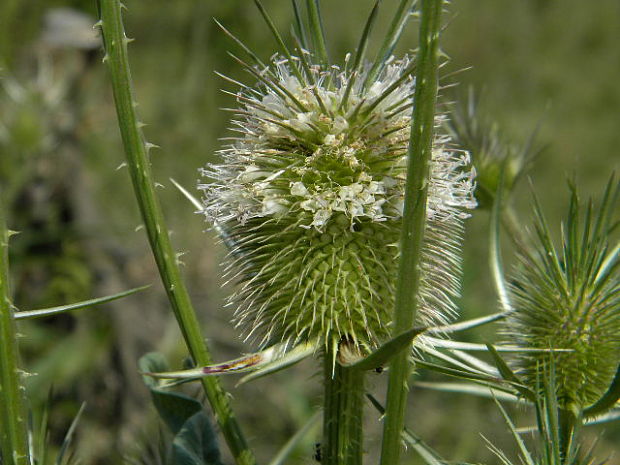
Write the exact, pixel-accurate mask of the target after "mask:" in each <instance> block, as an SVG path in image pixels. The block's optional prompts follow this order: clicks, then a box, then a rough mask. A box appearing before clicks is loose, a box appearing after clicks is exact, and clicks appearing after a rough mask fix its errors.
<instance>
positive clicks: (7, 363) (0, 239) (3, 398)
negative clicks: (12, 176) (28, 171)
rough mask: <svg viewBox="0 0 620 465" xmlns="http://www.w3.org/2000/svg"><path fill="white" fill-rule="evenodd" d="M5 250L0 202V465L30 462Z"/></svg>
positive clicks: (3, 222)
mask: <svg viewBox="0 0 620 465" xmlns="http://www.w3.org/2000/svg"><path fill="white" fill-rule="evenodd" d="M1 194H2V192H0V197H1ZM8 248H9V231H8V230H7V228H6V222H5V218H4V206H3V205H2V201H1V199H0V446H1V449H0V450H1V451H2V463H4V464H6V465H26V464H29V463H30V460H29V452H28V429H27V422H26V412H27V410H26V399H25V397H24V391H23V384H22V375H21V371H20V369H19V365H18V357H19V353H18V350H17V331H16V325H15V319H14V318H13V307H12V304H11V292H10V288H9V263H8V262H9V254H8Z"/></svg>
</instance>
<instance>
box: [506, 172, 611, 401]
mask: <svg viewBox="0 0 620 465" xmlns="http://www.w3.org/2000/svg"><path fill="white" fill-rule="evenodd" d="M619 194H620V185H618V186H616V187H615V188H614V186H613V183H612V182H610V184H609V185H608V188H607V191H606V193H605V196H604V198H603V201H602V202H601V205H600V208H599V210H598V213H596V212H595V211H594V208H593V206H592V204H589V205H588V206H587V208H585V212H584V208H583V207H581V206H580V202H579V199H578V197H577V193H576V192H575V191H574V190H573V195H572V197H571V201H570V206H569V210H568V216H567V220H566V222H565V223H564V224H563V225H562V241H561V242H562V243H561V252H559V251H558V250H557V249H556V248H555V247H554V245H553V241H552V240H551V235H550V232H549V229H548V228H547V225H546V223H545V220H544V217H543V215H542V213H541V211H540V208H539V207H538V205H536V210H535V211H536V223H535V243H534V245H533V246H532V247H530V248H523V250H522V251H521V254H520V264H519V266H518V268H517V271H516V273H515V276H514V280H513V284H512V288H511V294H512V298H513V304H514V312H513V313H512V315H511V316H510V318H509V320H508V321H507V323H506V326H505V328H504V331H505V333H506V335H507V337H508V338H509V339H510V340H511V341H512V342H513V343H516V344H517V345H518V346H520V347H524V348H530V349H561V351H560V350H556V351H551V352H544V351H541V352H536V351H534V352H523V353H522V354H521V355H520V356H519V358H518V360H517V361H516V365H517V368H518V369H519V370H520V373H521V374H522V375H523V376H522V378H523V379H524V381H525V382H526V383H527V384H528V385H529V386H530V387H531V388H532V389H535V390H536V389H541V388H542V384H543V380H544V379H545V377H546V376H548V374H549V373H551V371H553V373H554V378H555V379H554V383H555V386H556V391H557V397H558V401H559V405H560V407H561V408H563V409H565V410H573V411H578V412H580V411H583V410H585V409H587V408H588V407H589V406H591V405H592V404H594V403H596V402H597V401H598V400H599V399H600V398H601V396H603V395H604V394H605V392H606V391H607V390H608V388H609V386H610V384H611V382H612V379H613V378H614V374H615V373H616V370H617V369H618V366H619V364H620V299H619V298H618V296H620V274H619V273H618V270H619V269H620V244H618V243H616V245H615V246H613V245H612V242H611V237H612V230H613V216H614V215H615V214H617V211H618V210H617V205H618V202H617V200H618V196H619ZM584 213H585V214H584ZM616 226H617V224H616ZM616 376H617V375H616Z"/></svg>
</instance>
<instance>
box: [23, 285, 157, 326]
mask: <svg viewBox="0 0 620 465" xmlns="http://www.w3.org/2000/svg"><path fill="white" fill-rule="evenodd" d="M149 287H151V285H150V284H148V285H146V286H141V287H136V288H134V289H129V290H128V291H123V292H119V293H118V294H113V295H108V296H105V297H98V298H96V299H91V300H84V301H82V302H77V303H74V304H69V305H61V306H59V307H50V308H42V309H39V310H25V311H21V312H15V319H16V320H21V319H24V318H41V317H45V316H54V315H58V314H60V313H64V312H68V311H71V310H79V309H81V308H86V307H91V306H93V305H99V304H105V303H107V302H111V301H113V300H117V299H120V298H122V297H127V296H128V295H131V294H135V293H136V292H140V291H143V290H145V289H148V288H149Z"/></svg>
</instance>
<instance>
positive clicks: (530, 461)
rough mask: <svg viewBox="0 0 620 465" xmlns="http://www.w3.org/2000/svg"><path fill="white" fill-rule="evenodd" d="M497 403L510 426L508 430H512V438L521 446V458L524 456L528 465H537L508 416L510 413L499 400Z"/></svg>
mask: <svg viewBox="0 0 620 465" xmlns="http://www.w3.org/2000/svg"><path fill="white" fill-rule="evenodd" d="M495 403H496V404H497V407H498V408H499V410H500V412H501V413H502V416H503V417H504V420H505V421H506V424H507V425H508V428H509V429H510V432H511V433H512V436H513V437H514V438H515V441H516V442H517V445H518V446H519V450H520V451H521V456H522V458H523V460H524V461H525V462H526V463H527V465H535V463H534V460H533V459H532V456H531V455H530V453H529V451H528V450H527V447H525V443H524V442H523V440H522V439H521V436H519V433H518V432H517V429H516V428H515V425H514V423H513V422H512V420H511V419H510V417H509V416H508V413H507V412H506V409H504V407H503V406H502V404H500V403H499V401H498V400H497V399H496V400H495Z"/></svg>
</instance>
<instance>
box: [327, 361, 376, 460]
mask: <svg viewBox="0 0 620 465" xmlns="http://www.w3.org/2000/svg"><path fill="white" fill-rule="evenodd" d="M333 350H337V349H333ZM334 355H335V354H334V353H333V352H331V351H327V353H326V354H325V356H324V362H323V363H324V384H325V397H324V412H323V444H322V445H321V465H362V454H363V424H362V420H363V408H364V376H365V373H364V371H363V370H358V369H355V368H345V367H343V366H341V365H340V364H339V363H338V362H336V363H335V364H334V360H335V359H334Z"/></svg>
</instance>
